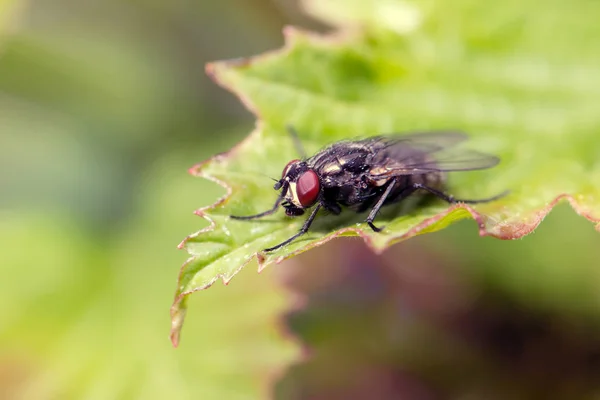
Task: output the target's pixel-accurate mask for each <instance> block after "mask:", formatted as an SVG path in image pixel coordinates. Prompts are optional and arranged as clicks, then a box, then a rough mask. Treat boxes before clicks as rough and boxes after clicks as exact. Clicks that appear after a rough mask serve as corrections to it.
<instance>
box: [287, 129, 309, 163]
mask: <svg viewBox="0 0 600 400" xmlns="http://www.w3.org/2000/svg"><path fill="white" fill-rule="evenodd" d="M286 128H287V130H288V132H289V134H290V136H291V137H292V141H293V142H294V147H295V148H296V151H297V152H298V154H299V155H300V157H302V159H306V150H304V146H302V142H301V141H300V137H299V136H298V132H297V131H296V129H295V128H294V127H293V126H292V125H286Z"/></svg>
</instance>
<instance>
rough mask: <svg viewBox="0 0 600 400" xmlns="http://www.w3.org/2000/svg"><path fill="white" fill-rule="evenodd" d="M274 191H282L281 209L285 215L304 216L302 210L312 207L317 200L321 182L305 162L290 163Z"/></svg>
mask: <svg viewBox="0 0 600 400" xmlns="http://www.w3.org/2000/svg"><path fill="white" fill-rule="evenodd" d="M273 188H274V189H275V190H279V189H282V190H283V192H282V194H283V198H284V202H283V204H282V205H283V207H284V208H285V213H286V215H288V216H290V217H294V216H297V215H302V214H304V209H306V208H309V207H312V206H313V205H314V204H315V203H316V202H317V200H318V198H319V193H320V191H321V182H320V180H319V176H318V175H317V173H316V172H315V171H313V170H312V169H311V168H310V167H309V166H308V164H306V162H304V161H301V160H292V161H290V162H289V163H288V164H287V165H286V166H285V168H284V169H283V173H282V174H281V179H280V180H279V181H278V182H277V183H275V186H274V187H273Z"/></svg>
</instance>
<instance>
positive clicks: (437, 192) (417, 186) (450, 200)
mask: <svg viewBox="0 0 600 400" xmlns="http://www.w3.org/2000/svg"><path fill="white" fill-rule="evenodd" d="M412 187H413V188H414V189H415V190H417V189H423V190H426V191H428V192H429V193H431V194H433V195H435V196H437V197H439V198H440V199H442V200H445V201H447V202H448V203H466V204H477V203H489V202H490V201H494V200H498V199H499V198H501V197H504V196H506V195H507V194H508V191H506V192H502V193H500V194H498V195H496V196H493V197H488V198H486V199H475V200H471V199H457V198H455V197H454V196H452V195H449V194H446V193H444V192H442V191H440V190H437V189H433V188H430V187H429V186H425V185H423V184H422V183H415V184H413V185H412Z"/></svg>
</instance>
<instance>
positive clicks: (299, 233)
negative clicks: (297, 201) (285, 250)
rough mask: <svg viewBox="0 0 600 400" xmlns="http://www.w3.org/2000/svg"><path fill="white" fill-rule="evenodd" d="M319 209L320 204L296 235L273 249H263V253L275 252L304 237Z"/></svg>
mask: <svg viewBox="0 0 600 400" xmlns="http://www.w3.org/2000/svg"><path fill="white" fill-rule="evenodd" d="M320 209H321V203H319V204H317V206H316V207H315V209H314V210H313V212H312V213H311V214H310V217H308V219H307V220H306V221H304V225H302V228H300V230H299V231H298V233H296V234H295V235H294V236H292V237H291V238H289V239H287V240H284V241H283V242H281V243H279V244H278V245H277V246H273V247H269V248H268V249H264V251H265V252H267V253H268V252H271V251H273V250H277V249H278V248H280V247H283V246H285V245H286V244H288V243H290V242H292V241H293V240H294V239H297V238H298V237H300V236H302V235H304V234H305V233H306V232H308V228H310V225H311V224H312V223H313V221H314V220H315V217H316V216H317V212H318V211H319V210H320Z"/></svg>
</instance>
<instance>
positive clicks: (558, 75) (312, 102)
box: [172, 0, 600, 343]
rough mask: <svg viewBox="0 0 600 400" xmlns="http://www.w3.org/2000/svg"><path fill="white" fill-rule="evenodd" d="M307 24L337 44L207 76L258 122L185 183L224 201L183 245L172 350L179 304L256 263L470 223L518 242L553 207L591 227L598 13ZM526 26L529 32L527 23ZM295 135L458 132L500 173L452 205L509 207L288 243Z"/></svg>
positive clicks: (463, 184) (541, 8) (320, 13)
mask: <svg viewBox="0 0 600 400" xmlns="http://www.w3.org/2000/svg"><path fill="white" fill-rule="evenodd" d="M305 6H306V9H307V10H308V11H309V12H311V13H313V14H314V15H315V16H316V17H318V18H320V19H322V20H324V21H326V22H328V23H330V24H332V25H334V26H336V27H337V28H338V30H336V31H334V32H333V33H331V34H329V35H326V36H318V35H314V34H310V33H305V32H301V31H298V30H297V29H294V28H287V29H286V30H285V31H284V34H285V40H286V44H285V46H284V48H283V49H281V50H278V51H274V52H271V53H268V54H263V55H260V56H257V57H255V58H252V59H244V60H236V61H225V62H218V63H213V64H210V65H208V67H207V72H208V73H209V74H210V75H212V76H213V77H214V78H215V80H216V81H217V82H218V83H220V84H221V85H222V86H224V87H225V88H228V89H229V90H231V91H233V92H234V93H236V94H237V95H238V96H239V97H240V98H241V100H242V101H243V102H244V103H245V104H246V105H247V107H248V108H249V109H250V110H252V111H253V112H254V113H255V114H256V115H257V117H258V123H257V127H256V129H255V130H254V131H253V132H252V134H250V136H249V137H248V138H247V139H246V140H244V141H243V142H242V143H240V144H239V145H238V146H236V147H235V148H234V149H232V150H231V151H230V152H228V153H226V154H221V155H218V156H216V157H214V158H212V159H210V160H208V161H206V162H204V163H201V164H199V165H197V166H196V167H193V168H192V169H191V173H192V174H194V175H196V176H199V177H204V178H208V179H212V180H214V181H216V182H218V183H219V184H221V185H222V186H223V187H224V188H226V195H225V197H223V198H222V199H221V200H220V201H219V202H217V203H216V204H215V205H212V206H209V207H206V208H202V209H200V210H198V211H197V214H198V215H201V216H203V217H204V218H206V219H208V220H209V221H210V226H209V227H208V228H206V229H204V230H202V231H200V232H197V233H195V234H193V235H190V236H189V237H188V238H186V239H185V240H184V241H183V242H182V244H181V247H184V248H185V249H186V250H187V251H188V252H189V254H190V256H191V258H190V259H189V261H188V262H187V263H186V264H185V265H184V267H183V268H182V271H181V274H180V278H179V285H178V288H177V292H176V295H175V301H174V304H173V308H172V317H173V336H172V337H173V339H174V342H175V343H176V342H177V339H176V338H177V334H178V332H179V330H180V329H181V324H182V322H183V315H184V314H185V298H186V296H187V295H188V294H190V293H192V292H194V291H197V290H201V289H204V288H207V287H209V286H210V285H211V284H212V283H214V282H215V281H216V280H217V279H218V278H222V279H223V281H224V282H225V283H227V282H228V281H229V280H230V279H231V278H232V277H233V276H234V275H235V274H236V273H237V272H238V271H239V270H240V269H241V268H242V267H243V266H244V265H246V264H248V263H249V262H252V261H253V260H254V259H257V260H258V262H259V270H260V269H261V268H263V267H264V266H266V265H268V264H270V263H273V262H280V261H282V260H284V259H286V258H289V257H291V256H293V255H296V254H298V253H300V252H303V251H306V250H307V249H310V248H312V247H314V246H317V245H320V244H323V243H325V242H327V241H329V240H331V239H332V238H334V237H336V236H340V235H344V236H360V237H362V238H363V239H364V240H365V241H366V242H367V243H368V244H369V246H370V247H371V248H372V249H374V250H376V251H382V250H384V249H385V248H387V247H388V246H390V245H391V244H393V243H396V242H399V241H401V240H404V239H406V238H409V237H411V236H414V235H417V234H422V233H428V232H434V231H437V230H440V229H442V228H445V227H446V226H448V225H450V224H451V223H453V222H455V221H458V220H461V219H464V218H474V219H475V220H476V221H477V223H478V226H479V231H480V234H481V235H491V236H494V237H498V238H502V239H514V238H519V237H522V236H524V235H526V234H528V233H530V232H531V231H533V230H534V229H535V228H536V226H537V225H538V224H539V223H540V222H541V220H542V219H543V218H544V217H545V215H546V214H547V213H548V212H549V211H550V210H551V209H552V207H554V205H555V204H556V203H557V202H559V201H560V200H561V199H562V200H564V199H566V200H567V201H568V202H570V204H571V205H572V206H573V208H574V209H575V211H576V212H577V213H579V214H581V215H583V216H585V217H586V218H588V219H589V220H590V221H592V222H594V223H595V224H596V227H597V228H600V224H599V222H600V184H599V182H600V113H598V111H597V107H598V106H597V105H598V104H600V69H599V68H598V66H599V65H600V53H599V52H598V51H597V49H598V48H600V25H598V24H597V23H595V22H594V21H595V18H596V17H595V16H597V15H600V3H597V2H591V1H584V0H579V1H576V2H575V3H574V4H568V5H567V4H566V3H563V2H559V1H550V2H542V1H538V0H529V1H526V2H522V1H519V2H517V1H508V2H503V3H502V4H498V5H495V6H494V7H490V6H489V5H488V4H486V3H482V2H475V1H470V0H461V1H458V2H452V3H451V4H450V3H448V2H442V1H437V2H417V1H411V2H408V1H391V0H373V1H369V2H365V1H344V2H341V1H340V0H335V1H334V0H327V1H321V0H319V1H317V0H310V1H309V0H307V1H305ZM532 16H535V17H532ZM287 124H291V125H293V126H294V127H295V128H296V130H297V131H298V132H299V136H300V139H301V141H302V142H303V144H304V146H305V147H306V148H307V151H308V153H309V154H312V153H314V152H316V151H318V150H319V149H320V148H322V147H323V146H325V145H327V144H330V143H332V142H335V141H339V140H341V139H347V138H352V137H357V136H363V137H364V136H370V135H376V134H382V133H391V132H403V131H412V130H428V129H446V128H449V129H461V130H464V131H466V132H468V134H469V135H470V137H471V139H470V141H469V142H468V143H467V147H469V148H471V149H475V150H477V151H483V152H488V153H491V154H495V155H497V156H499V157H500V158H501V160H502V162H501V164H500V165H499V166H498V167H495V168H493V169H490V170H486V171H477V172H468V173H454V174H451V175H450V180H449V184H448V192H449V193H451V194H453V195H455V196H456V197H457V198H483V197H489V196H493V195H495V194H498V193H501V192H503V191H505V190H510V195H508V196H506V197H505V198H503V199H501V200H498V201H495V202H492V203H488V204H478V205H473V206H468V205H464V204H458V205H451V206H449V205H448V204H445V203H444V202H441V201H432V202H430V203H428V204H427V205H425V206H421V207H414V208H412V209H410V208H409V209H403V208H402V207H390V208H389V210H386V211H384V212H382V213H381V215H380V216H379V217H378V219H377V223H378V224H379V225H380V226H383V225H385V226H386V229H385V230H384V231H383V232H381V233H374V232H372V231H371V230H370V229H369V228H368V226H366V224H365V223H363V220H364V219H365V218H366V215H364V214H362V215H356V214H353V213H352V212H348V211H347V212H344V213H342V215H341V216H339V217H336V216H331V215H319V216H318V217H317V220H316V221H315V223H314V224H313V226H312V227H311V230H310V232H309V233H308V234H306V235H304V236H303V237H302V238H300V239H298V240H296V241H294V242H292V243H291V244H290V245H288V246H286V247H284V248H282V249H280V250H278V251H276V252H274V253H269V254H265V253H262V252H261V250H262V249H264V248H266V247H270V246H273V245H275V244H278V243H280V242H282V241H284V240H285V239H287V238H289V237H290V236H292V235H293V234H294V233H295V232H297V231H298V229H299V228H300V227H301V226H302V223H303V221H304V219H305V218H306V217H300V218H293V219H291V218H288V217H285V216H284V215H283V212H282V211H280V212H279V213H277V214H274V215H272V216H269V217H265V218H264V219H262V220H255V221H236V220H232V219H230V218H229V215H251V214H255V213H257V212H261V211H264V210H267V209H269V208H270V207H271V206H272V204H273V202H274V200H275V198H276V195H277V193H276V192H275V191H273V190H272V181H271V180H270V179H269V178H278V177H279V176H281V171H282V169H283V167H284V166H285V165H286V164H287V162H288V161H289V160H291V159H294V158H298V155H297V154H296V153H295V149H294V146H293V142H292V140H291V138H290V137H289V135H287V133H286V131H285V126H286V125H287Z"/></svg>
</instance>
